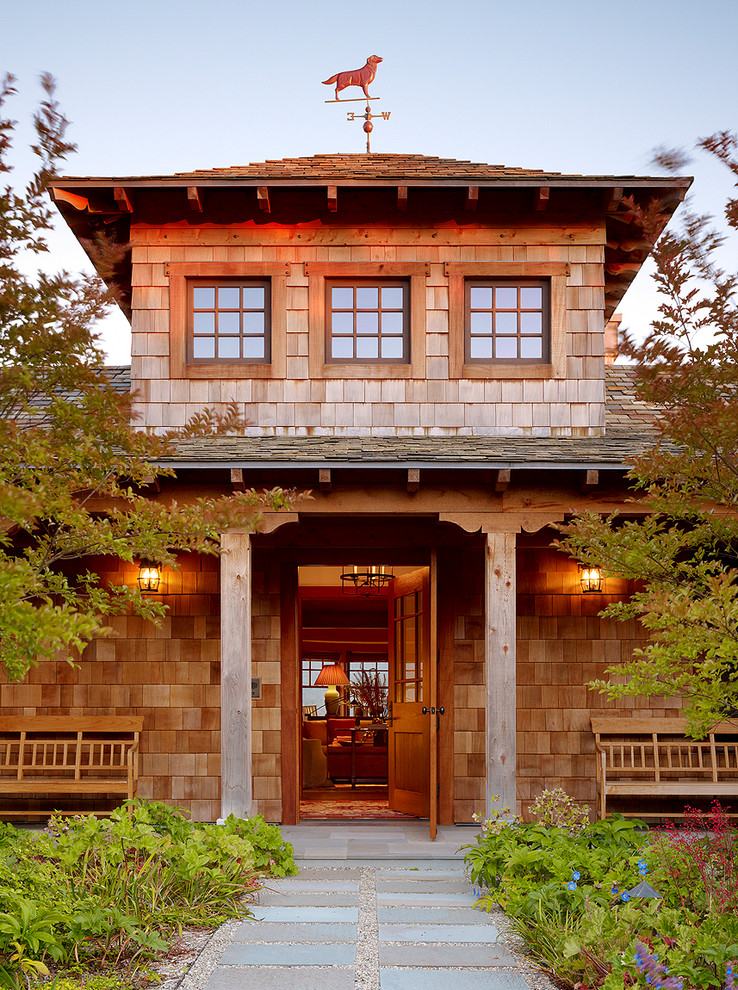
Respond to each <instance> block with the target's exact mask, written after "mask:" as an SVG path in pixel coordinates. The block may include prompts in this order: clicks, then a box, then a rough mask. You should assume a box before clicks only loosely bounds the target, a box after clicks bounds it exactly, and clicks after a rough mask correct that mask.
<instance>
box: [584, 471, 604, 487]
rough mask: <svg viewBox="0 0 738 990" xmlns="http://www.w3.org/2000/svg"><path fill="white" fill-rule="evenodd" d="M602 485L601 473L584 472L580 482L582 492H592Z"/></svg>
mask: <svg viewBox="0 0 738 990" xmlns="http://www.w3.org/2000/svg"><path fill="white" fill-rule="evenodd" d="M599 483H600V472H599V471H584V472H583V474H582V477H581V480H580V482H579V491H580V492H591V491H594V489H595V488H597V486H598V485H599Z"/></svg>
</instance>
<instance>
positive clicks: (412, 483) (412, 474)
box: [407, 468, 420, 493]
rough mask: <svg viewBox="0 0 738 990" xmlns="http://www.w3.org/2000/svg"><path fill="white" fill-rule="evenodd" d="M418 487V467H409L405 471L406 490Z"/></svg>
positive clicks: (410, 490)
mask: <svg viewBox="0 0 738 990" xmlns="http://www.w3.org/2000/svg"><path fill="white" fill-rule="evenodd" d="M419 488H420V468H409V469H408V472H407V490H408V491H409V492H411V493H414V492H417V490H418V489H419Z"/></svg>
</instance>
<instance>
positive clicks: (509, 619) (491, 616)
mask: <svg viewBox="0 0 738 990" xmlns="http://www.w3.org/2000/svg"><path fill="white" fill-rule="evenodd" d="M516 542H517V537H516V534H515V533H487V545H486V548H485V582H484V587H485V684H486V687H487V712H486V715H487V721H486V729H487V739H486V757H487V811H489V808H490V806H491V805H492V804H494V807H495V808H498V809H502V808H506V807H507V808H509V809H510V812H511V814H513V815H514V814H515V802H516V794H515V782H516V773H515V706H516V698H515V694H516V691H515V639H516V630H515V619H516V602H515V594H516V584H517V582H516V576H515V546H516ZM493 797H495V798H496V800H495V801H494V802H493V801H492V798H493Z"/></svg>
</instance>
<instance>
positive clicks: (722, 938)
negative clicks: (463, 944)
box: [466, 802, 738, 990]
mask: <svg viewBox="0 0 738 990" xmlns="http://www.w3.org/2000/svg"><path fill="white" fill-rule="evenodd" d="M466 849H467V853H466V863H467V867H468V869H469V870H470V873H471V879H472V882H473V883H475V884H476V885H477V886H479V888H480V902H479V903H480V906H482V907H485V908H487V909H488V910H489V909H496V908H497V907H498V906H499V907H500V908H502V909H503V910H504V911H505V912H506V914H507V916H508V919H509V921H510V925H511V927H512V928H513V930H514V931H516V932H517V933H518V934H519V936H520V938H521V944H522V946H523V947H524V950H525V951H526V952H527V953H528V954H529V955H530V956H531V957H532V958H533V959H534V960H536V961H537V962H538V963H539V964H540V965H541V966H543V967H544V968H545V969H546V970H547V971H548V972H550V973H551V974H552V976H553V977H554V978H555V980H556V982H557V983H559V985H560V986H562V987H565V988H567V990H595V988H600V987H602V988H604V990H623V988H625V987H631V986H639V985H640V986H643V987H645V986H647V985H649V986H650V987H652V988H656V987H664V988H665V990H681V988H684V990H688V988H695V990H696V988H711V987H716V988H718V987H723V986H727V987H728V988H730V990H735V987H736V986H738V984H736V983H734V976H733V967H734V966H735V963H734V961H735V960H736V959H738V832H737V831H736V829H735V828H734V827H733V826H732V825H731V824H730V823H729V821H728V819H727V817H726V815H725V812H724V811H723V809H722V808H721V807H720V805H719V804H718V803H717V802H716V803H715V805H714V806H713V811H712V812H711V813H709V814H703V813H701V812H688V815H687V819H686V821H685V822H684V823H683V824H681V823H680V826H679V828H678V829H677V828H674V827H666V828H665V829H663V830H656V829H648V827H647V826H646V825H645V824H644V823H643V822H639V821H636V820H634V819H627V820H626V819H625V818H623V817H622V816H619V815H612V816H609V817H608V818H606V819H604V820H603V821H598V822H595V823H593V824H590V823H589V822H586V823H585V822H584V821H582V820H581V819H579V820H576V821H575V820H565V821H563V822H562V823H560V824H557V825H551V824H543V823H541V822H538V823H533V824H526V823H522V822H517V821H510V820H507V819H505V818H504V816H503V815H499V816H495V815H493V816H492V818H491V819H490V820H488V821H487V822H484V823H483V826H482V832H481V834H480V836H479V838H478V840H477V842H476V843H475V844H473V845H470V846H467V847H466Z"/></svg>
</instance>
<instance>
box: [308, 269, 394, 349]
mask: <svg viewBox="0 0 738 990" xmlns="http://www.w3.org/2000/svg"><path fill="white" fill-rule="evenodd" d="M326 296H327V298H326V310H327V315H328V320H327V327H326V330H327V339H326V361H327V362H328V363H342V362H359V363H362V364H398V363H406V362H408V361H409V360H410V333H409V330H410V319H409V297H410V286H409V283H407V282H404V281H397V280H395V281H375V280H360V281H330V282H326Z"/></svg>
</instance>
